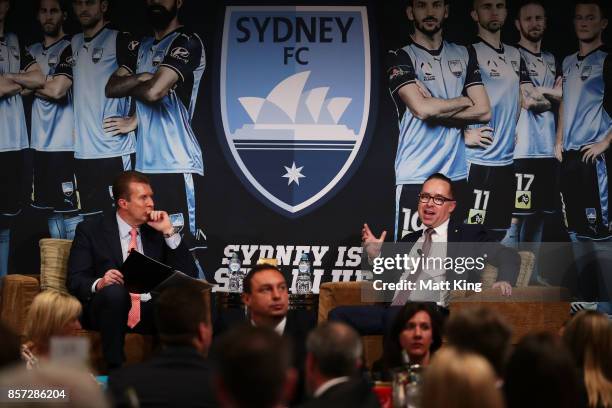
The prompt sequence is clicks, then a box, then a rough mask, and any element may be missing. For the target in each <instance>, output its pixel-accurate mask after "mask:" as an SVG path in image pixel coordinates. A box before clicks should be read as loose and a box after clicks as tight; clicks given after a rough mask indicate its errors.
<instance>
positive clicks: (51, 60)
mask: <svg viewBox="0 0 612 408" xmlns="http://www.w3.org/2000/svg"><path fill="white" fill-rule="evenodd" d="M57 62H58V56H57V54H55V53H54V54H50V55H49V59H48V60H47V65H49V67H50V68H54V67H55V66H56V65H57Z"/></svg>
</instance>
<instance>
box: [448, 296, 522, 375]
mask: <svg viewBox="0 0 612 408" xmlns="http://www.w3.org/2000/svg"><path fill="white" fill-rule="evenodd" d="M445 335H446V338H447V339H448V343H449V344H451V345H453V346H455V347H456V348H458V349H460V350H466V351H471V352H474V353H477V354H480V355H481V356H483V357H484V358H486V359H487V361H488V362H489V364H491V366H493V369H494V370H495V372H496V374H497V376H498V377H499V378H503V371H504V370H503V369H504V365H505V362H506V358H507V356H508V351H509V349H510V338H511V335H512V330H511V329H510V326H509V325H508V324H507V323H506V322H505V321H504V320H503V319H502V317H501V316H500V315H499V314H498V313H496V312H495V311H493V310H491V309H488V308H484V307H470V308H466V309H463V310H460V311H458V312H457V313H452V314H451V316H450V319H449V320H448V323H447V324H446V328H445Z"/></svg>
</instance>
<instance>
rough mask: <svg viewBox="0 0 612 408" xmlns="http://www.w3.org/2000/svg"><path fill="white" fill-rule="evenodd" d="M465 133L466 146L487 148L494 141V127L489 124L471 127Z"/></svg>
mask: <svg viewBox="0 0 612 408" xmlns="http://www.w3.org/2000/svg"><path fill="white" fill-rule="evenodd" d="M463 134H464V138H465V145H466V146H470V147H476V146H480V147H483V148H487V147H489V146H490V145H491V143H493V128H492V127H489V126H482V127H479V128H469V129H466V130H465V131H464V132H463Z"/></svg>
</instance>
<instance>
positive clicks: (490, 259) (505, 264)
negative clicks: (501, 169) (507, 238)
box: [330, 173, 521, 334]
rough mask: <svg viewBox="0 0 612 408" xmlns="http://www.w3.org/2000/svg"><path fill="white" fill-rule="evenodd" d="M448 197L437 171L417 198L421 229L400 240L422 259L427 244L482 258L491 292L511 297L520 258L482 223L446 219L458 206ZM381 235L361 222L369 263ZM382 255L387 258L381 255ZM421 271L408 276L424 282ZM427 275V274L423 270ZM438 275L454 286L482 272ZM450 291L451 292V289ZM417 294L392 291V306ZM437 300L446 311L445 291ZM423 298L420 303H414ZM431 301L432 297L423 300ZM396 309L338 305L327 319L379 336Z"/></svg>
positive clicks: (394, 274) (447, 184)
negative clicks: (493, 271) (491, 271)
mask: <svg viewBox="0 0 612 408" xmlns="http://www.w3.org/2000/svg"><path fill="white" fill-rule="evenodd" d="M454 197H455V195H454V193H453V187H452V182H451V180H450V179H449V178H447V177H446V176H444V175H443V174H440V173H435V174H433V175H431V176H429V178H428V179H427V180H426V181H425V183H423V187H422V188H421V193H420V194H419V196H418V197H415V198H417V199H418V200H419V206H418V211H419V218H420V219H421V222H422V223H423V227H424V228H423V230H422V231H418V232H414V233H411V234H408V235H406V236H405V237H403V238H402V239H401V242H406V243H409V244H410V243H414V246H417V245H418V246H419V247H418V249H417V252H418V253H420V254H422V256H423V258H426V257H427V256H428V255H429V251H430V250H431V249H432V246H433V247H434V248H437V249H442V251H443V252H444V253H445V258H450V259H453V260H456V259H458V258H460V257H463V258H467V257H469V258H472V259H476V258H478V257H484V255H485V254H486V263H489V264H491V265H493V266H495V267H497V268H498V275H497V282H495V283H494V284H493V288H494V289H498V290H499V291H500V293H501V294H502V295H504V296H511V295H512V283H514V282H516V278H517V277H518V273H519V269H520V265H521V260H520V257H519V255H518V253H517V252H516V251H515V250H513V249H511V248H507V247H505V246H503V245H500V244H499V243H497V242H496V241H495V240H494V239H493V238H492V237H491V236H490V235H489V234H488V233H487V231H486V230H485V229H484V228H483V227H482V226H481V225H470V224H460V223H457V222H455V221H453V220H452V219H451V214H452V212H453V211H454V210H455V207H456V206H457V204H456V201H455V198H454ZM385 236H386V231H383V233H382V234H381V235H380V236H378V237H377V236H376V235H375V234H373V233H372V231H371V230H370V228H369V227H368V225H367V224H364V226H363V229H362V231H361V237H362V242H363V246H364V248H365V250H366V252H367V255H368V258H369V259H374V258H376V257H378V256H380V255H381V246H382V244H383V242H384V239H385ZM383 255H384V256H386V255H388V254H383ZM402 272H403V271H391V272H390V273H388V274H387V276H386V280H387V281H392V282H396V281H398V280H399V279H400V275H401V274H402ZM423 272H424V271H423V270H422V269H420V270H418V271H416V273H415V274H413V275H412V278H411V279H413V280H415V281H417V282H418V280H419V279H423V276H425V275H424V274H423ZM425 272H429V271H425ZM438 272H442V275H443V280H445V281H447V282H450V283H453V284H454V282H455V281H458V280H466V281H467V282H472V283H474V282H479V281H480V272H482V269H478V268H474V269H472V270H471V271H469V272H468V273H458V272H456V271H453V270H446V271H438ZM450 288H451V289H452V288H454V286H453V285H450ZM419 292H422V291H418V290H414V291H397V292H395V293H392V294H391V295H392V296H393V302H392V305H393V306H402V305H403V304H404V303H406V301H410V300H417V299H415V298H416V297H417V296H419V294H420V293H419ZM440 295H441V297H440V298H439V299H433V301H436V302H437V303H438V305H439V306H441V307H442V308H443V309H444V310H442V312H443V313H444V314H448V311H447V310H445V307H446V303H445V301H444V299H443V298H444V293H441V294H440ZM418 300H421V301H422V300H424V299H418ZM428 300H432V299H428ZM398 309H399V308H388V307H383V306H379V307H362V306H356V307H339V308H336V309H334V310H332V312H331V313H330V319H333V320H342V321H345V322H347V323H349V324H350V325H351V326H353V327H355V328H357V329H358V331H359V332H360V333H361V334H381V333H383V332H384V329H385V327H386V322H390V321H393V315H394V314H395V313H396V312H397V310H398Z"/></svg>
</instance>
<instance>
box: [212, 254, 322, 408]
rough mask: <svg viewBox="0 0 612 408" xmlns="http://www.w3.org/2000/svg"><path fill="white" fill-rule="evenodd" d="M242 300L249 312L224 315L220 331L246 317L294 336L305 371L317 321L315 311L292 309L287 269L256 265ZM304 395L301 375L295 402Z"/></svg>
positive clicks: (297, 363) (298, 364) (300, 367)
mask: <svg viewBox="0 0 612 408" xmlns="http://www.w3.org/2000/svg"><path fill="white" fill-rule="evenodd" d="M242 302H243V303H244V305H245V306H246V308H247V312H248V313H247V316H246V317H245V315H244V313H242V312H241V313H240V314H239V315H238V316H233V318H231V319H230V318H227V317H224V316H222V317H221V318H220V319H218V320H217V322H216V326H215V331H216V332H218V333H219V334H220V333H222V332H223V331H225V329H226V328H227V326H229V325H231V324H236V323H240V322H244V319H248V321H249V323H250V324H251V325H253V326H257V327H267V328H269V329H272V330H274V331H275V332H276V333H278V334H279V335H281V336H283V337H287V338H289V339H290V340H291V344H292V346H293V356H294V359H293V363H294V367H295V368H297V369H298V371H299V372H300V373H303V372H304V369H303V367H304V356H305V355H306V349H305V344H304V340H305V339H306V336H307V335H308V331H309V330H310V329H311V328H312V327H314V325H315V322H314V319H313V318H312V314H309V313H302V312H303V311H300V310H294V311H291V312H290V311H289V290H288V287H287V282H286V280H285V276H284V275H283V273H282V272H281V271H280V270H279V269H278V268H276V267H275V266H272V265H270V264H260V265H255V266H254V267H253V268H252V269H251V270H250V271H249V273H248V274H247V275H246V277H245V278H244V282H243V293H242ZM302 395H303V377H302V376H301V375H300V379H299V382H298V388H297V391H296V394H295V397H296V399H295V400H294V401H293V402H297V401H299V400H300V399H301V397H302Z"/></svg>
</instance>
